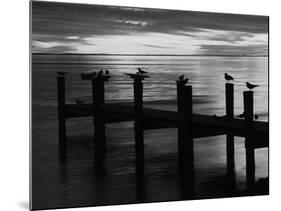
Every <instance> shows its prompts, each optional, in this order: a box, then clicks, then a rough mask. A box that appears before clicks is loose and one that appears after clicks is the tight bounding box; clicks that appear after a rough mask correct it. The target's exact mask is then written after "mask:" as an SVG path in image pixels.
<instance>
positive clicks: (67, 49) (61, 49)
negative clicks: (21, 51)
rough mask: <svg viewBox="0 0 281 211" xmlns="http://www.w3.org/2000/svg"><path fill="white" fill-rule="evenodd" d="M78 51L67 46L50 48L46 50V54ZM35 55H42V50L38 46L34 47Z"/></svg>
mask: <svg viewBox="0 0 281 211" xmlns="http://www.w3.org/2000/svg"><path fill="white" fill-rule="evenodd" d="M76 50H77V49H75V48H73V47H70V46H66V45H57V46H53V47H49V48H45V49H44V53H71V52H73V51H76ZM32 51H33V53H41V51H42V49H41V48H38V47H37V46H36V45H32Z"/></svg>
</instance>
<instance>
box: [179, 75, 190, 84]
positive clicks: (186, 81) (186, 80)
mask: <svg viewBox="0 0 281 211" xmlns="http://www.w3.org/2000/svg"><path fill="white" fill-rule="evenodd" d="M178 81H181V82H183V84H186V83H188V81H189V79H188V78H184V75H181V76H179V79H178Z"/></svg>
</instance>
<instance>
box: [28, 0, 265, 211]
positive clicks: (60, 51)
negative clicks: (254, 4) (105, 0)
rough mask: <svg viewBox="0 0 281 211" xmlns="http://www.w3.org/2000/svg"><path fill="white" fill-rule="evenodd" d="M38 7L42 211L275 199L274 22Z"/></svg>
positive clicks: (34, 29) (34, 10)
mask: <svg viewBox="0 0 281 211" xmlns="http://www.w3.org/2000/svg"><path fill="white" fill-rule="evenodd" d="M30 8H31V45H32V46H31V52H32V53H31V60H32V63H31V81H32V82H31V96H32V103H31V110H32V124H31V127H32V128H31V131H32V138H31V167H32V168H31V208H32V209H33V210H37V209H54V208H68V207H84V206H101V205H119V204H134V203H145V202H163V201H176V200H193V199H208V198H222V197H239V196H253V195H267V194H269V187H268V186H269V174H268V146H269V126H268V124H269V123H268V116H269V113H268V96H269V91H268V86H269V83H268V73H269V69H268V48H269V46H268V28H269V17H267V16H257V15H239V14H226V13H207V12H195V11H181V10H164V9H150V8H134V7H120V6H103V5H92V4H72V3H57V2H46V1H31V5H30Z"/></svg>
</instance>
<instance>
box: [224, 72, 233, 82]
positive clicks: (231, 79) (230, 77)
mask: <svg viewBox="0 0 281 211" xmlns="http://www.w3.org/2000/svg"><path fill="white" fill-rule="evenodd" d="M224 78H225V80H227V81H233V80H234V78H233V77H232V76H231V75H228V74H227V73H225V74H224Z"/></svg>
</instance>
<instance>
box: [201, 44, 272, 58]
mask: <svg viewBox="0 0 281 211" xmlns="http://www.w3.org/2000/svg"><path fill="white" fill-rule="evenodd" d="M267 52H268V45H266V44H261V45H248V46H247V45H246V46H234V45H200V53H201V54H205V55H251V56H255V55H256V56H261V55H267Z"/></svg>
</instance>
